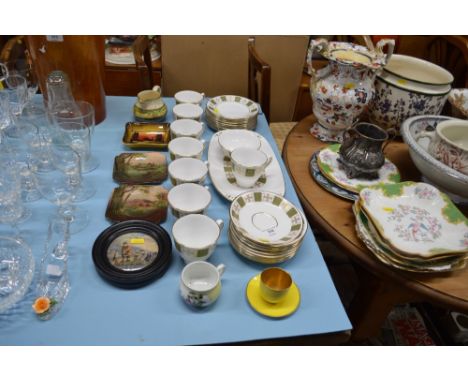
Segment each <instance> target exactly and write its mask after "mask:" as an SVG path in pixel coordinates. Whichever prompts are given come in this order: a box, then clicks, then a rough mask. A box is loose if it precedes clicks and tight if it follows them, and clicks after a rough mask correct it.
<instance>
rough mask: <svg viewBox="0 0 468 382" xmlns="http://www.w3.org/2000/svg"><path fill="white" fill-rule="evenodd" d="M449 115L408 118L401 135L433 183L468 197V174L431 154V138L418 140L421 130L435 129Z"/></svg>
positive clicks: (417, 163) (422, 172) (419, 166)
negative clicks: (429, 148) (429, 150)
mask: <svg viewBox="0 0 468 382" xmlns="http://www.w3.org/2000/svg"><path fill="white" fill-rule="evenodd" d="M449 119H450V118H449V117H443V116H436V115H424V116H415V117H412V118H409V119H407V120H406V121H404V122H403V124H402V126H401V135H402V137H403V140H404V141H405V142H406V144H407V145H408V148H409V153H410V156H411V159H412V160H413V162H414V164H415V166H416V167H417V168H418V170H419V171H420V172H421V174H422V175H424V177H425V178H427V180H428V181H430V182H431V183H433V184H435V185H437V186H439V187H440V188H441V189H442V190H444V191H448V192H450V193H453V194H455V195H458V196H460V197H462V198H468V175H465V174H462V173H460V172H458V171H456V170H454V169H453V168H450V167H449V166H447V165H445V164H443V163H442V162H440V161H438V160H437V159H435V158H434V157H433V156H432V155H430V154H429V152H428V151H427V150H428V146H429V140H428V139H426V140H423V139H421V140H419V141H416V137H417V136H418V135H419V134H420V132H421V131H424V130H426V129H427V128H429V129H428V130H433V129H434V128H435V127H436V125H437V124H438V123H439V122H442V121H447V120H449Z"/></svg>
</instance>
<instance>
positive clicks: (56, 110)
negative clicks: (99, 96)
mask: <svg viewBox="0 0 468 382" xmlns="http://www.w3.org/2000/svg"><path fill="white" fill-rule="evenodd" d="M50 114H51V117H52V120H53V123H54V124H55V125H56V126H58V127H59V128H61V129H64V130H70V129H72V128H71V127H70V126H72V125H73V124H80V125H81V126H82V128H86V129H88V130H89V139H88V140H89V152H88V153H87V156H86V157H82V163H81V165H82V172H83V174H86V173H88V172H91V171H93V170H95V169H96V168H97V167H98V166H99V159H98V158H97V157H96V156H94V155H92V153H91V137H92V135H93V132H94V126H95V116H94V106H93V105H92V104H90V103H89V102H86V101H61V102H59V103H57V104H56V105H54V107H53V108H52V110H51V111H50ZM75 126H77V125H75Z"/></svg>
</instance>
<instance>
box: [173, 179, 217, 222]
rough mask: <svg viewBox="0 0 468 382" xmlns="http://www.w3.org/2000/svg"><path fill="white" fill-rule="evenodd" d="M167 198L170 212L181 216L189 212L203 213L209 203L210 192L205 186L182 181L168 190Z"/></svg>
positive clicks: (178, 216) (177, 216)
mask: <svg viewBox="0 0 468 382" xmlns="http://www.w3.org/2000/svg"><path fill="white" fill-rule="evenodd" d="M167 200H168V202H169V205H170V206H171V211H172V214H173V215H174V216H175V217H176V218H181V217H183V216H185V215H189V214H204V213H205V211H206V209H207V208H208V206H209V204H210V203H211V193H210V191H209V189H208V187H207V186H201V185H199V184H195V183H183V184H179V185H178V186H175V187H173V188H171V189H170V190H169V193H168V194H167Z"/></svg>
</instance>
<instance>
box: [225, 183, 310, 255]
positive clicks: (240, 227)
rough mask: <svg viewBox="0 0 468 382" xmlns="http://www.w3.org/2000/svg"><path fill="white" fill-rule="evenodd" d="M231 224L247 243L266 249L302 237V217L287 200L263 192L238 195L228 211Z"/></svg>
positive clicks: (303, 223)
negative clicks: (253, 243)
mask: <svg viewBox="0 0 468 382" xmlns="http://www.w3.org/2000/svg"><path fill="white" fill-rule="evenodd" d="M229 215H230V218H231V223H232V224H234V225H235V227H236V230H237V231H238V232H239V233H241V234H242V235H243V236H246V237H247V238H248V239H249V240H252V241H254V242H259V243H266V244H269V245H281V246H284V245H287V244H290V243H293V242H294V241H295V240H296V239H297V238H298V237H299V236H300V234H301V233H302V231H303V228H304V225H305V224H307V223H306V222H305V221H303V219H302V214H301V213H300V212H299V211H298V209H297V208H296V207H295V206H294V205H293V204H292V203H291V202H289V201H288V200H286V199H285V198H283V197H282V196H280V195H276V194H274V193H272V192H266V191H249V192H246V193H244V194H242V195H239V196H238V197H237V198H236V199H234V201H233V202H232V203H231V207H230V209H229Z"/></svg>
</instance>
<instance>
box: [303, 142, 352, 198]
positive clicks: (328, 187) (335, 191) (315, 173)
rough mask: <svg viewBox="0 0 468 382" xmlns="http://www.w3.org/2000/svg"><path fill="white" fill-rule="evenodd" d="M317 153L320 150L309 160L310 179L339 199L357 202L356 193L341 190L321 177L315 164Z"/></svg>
mask: <svg viewBox="0 0 468 382" xmlns="http://www.w3.org/2000/svg"><path fill="white" fill-rule="evenodd" d="M319 152H320V150H318V151H316V152H315V153H314V154H313V155H312V158H310V162H309V171H310V174H311V175H312V178H314V180H315V181H316V182H317V183H318V184H319V186H321V187H323V188H324V189H325V190H327V191H328V192H331V193H332V194H333V195H336V196H339V197H340V198H343V199H346V200H357V199H358V198H359V195H358V194H357V193H355V192H351V191H348V190H346V189H344V188H341V187H339V186H337V185H336V184H335V183H333V182H330V181H329V180H328V178H326V177H325V176H323V174H322V172H321V171H320V168H319V166H318V163H317V155H318V153H319Z"/></svg>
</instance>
